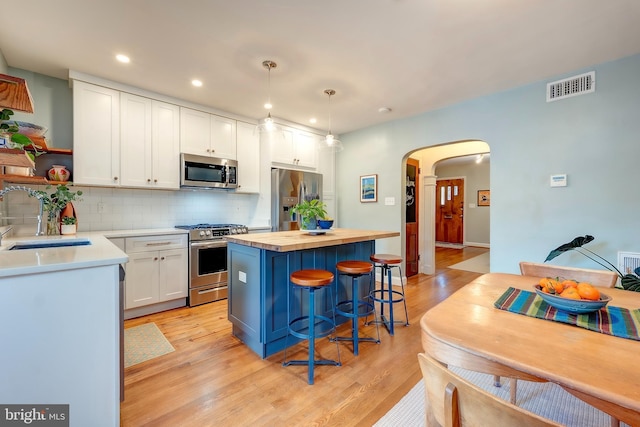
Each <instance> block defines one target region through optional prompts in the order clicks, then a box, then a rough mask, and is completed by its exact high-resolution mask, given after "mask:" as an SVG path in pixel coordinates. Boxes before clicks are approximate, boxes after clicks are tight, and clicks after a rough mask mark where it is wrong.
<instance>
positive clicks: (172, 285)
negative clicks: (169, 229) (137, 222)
mask: <svg viewBox="0 0 640 427" xmlns="http://www.w3.org/2000/svg"><path fill="white" fill-rule="evenodd" d="M125 249H126V253H127V255H129V262H128V264H127V269H126V276H125V309H126V310H130V309H132V308H137V307H142V306H149V305H153V304H157V303H162V302H165V301H171V300H175V299H179V298H186V297H187V294H188V288H189V283H188V278H189V276H188V251H187V236H186V235H160V236H144V237H129V238H126V239H125Z"/></svg>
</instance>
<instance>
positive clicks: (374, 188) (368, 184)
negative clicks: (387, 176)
mask: <svg viewBox="0 0 640 427" xmlns="http://www.w3.org/2000/svg"><path fill="white" fill-rule="evenodd" d="M360 201H361V202H363V203H364V202H377V201H378V175H375V174H374V175H363V176H361V177H360Z"/></svg>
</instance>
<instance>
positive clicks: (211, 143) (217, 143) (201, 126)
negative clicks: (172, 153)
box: [180, 107, 236, 160]
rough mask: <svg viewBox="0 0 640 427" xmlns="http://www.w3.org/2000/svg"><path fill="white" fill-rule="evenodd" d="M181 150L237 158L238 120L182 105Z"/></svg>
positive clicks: (201, 154)
mask: <svg viewBox="0 0 640 427" xmlns="http://www.w3.org/2000/svg"><path fill="white" fill-rule="evenodd" d="M180 151H181V152H183V153H189V154H195V155H198V156H209V157H219V158H222V159H233V160H235V159H236V121H235V120H232V119H228V118H226V117H221V116H216V115H215V114H209V113H205V112H203V111H198V110H193V109H191V108H185V107H181V108H180Z"/></svg>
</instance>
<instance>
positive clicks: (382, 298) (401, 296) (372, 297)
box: [371, 289, 404, 304]
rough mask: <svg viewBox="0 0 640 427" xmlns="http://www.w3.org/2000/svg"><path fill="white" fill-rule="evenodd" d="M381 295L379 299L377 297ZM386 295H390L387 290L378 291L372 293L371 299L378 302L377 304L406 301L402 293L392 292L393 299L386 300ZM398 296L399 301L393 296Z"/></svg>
mask: <svg viewBox="0 0 640 427" xmlns="http://www.w3.org/2000/svg"><path fill="white" fill-rule="evenodd" d="M378 294H380V295H381V296H380V297H378V296H376V295H378ZM385 294H387V296H388V295H389V291H388V290H386V289H376V290H373V291H371V299H372V300H374V301H376V302H383V303H387V304H388V303H394V304H395V303H397V302H402V301H404V294H403V293H402V292H400V291H391V298H385ZM394 295H397V296H398V298H397V299H393V296H394Z"/></svg>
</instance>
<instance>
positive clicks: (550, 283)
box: [539, 277, 564, 294]
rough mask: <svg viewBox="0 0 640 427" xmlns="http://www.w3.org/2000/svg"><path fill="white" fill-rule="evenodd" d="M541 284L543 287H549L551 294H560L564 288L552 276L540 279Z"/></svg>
mask: <svg viewBox="0 0 640 427" xmlns="http://www.w3.org/2000/svg"><path fill="white" fill-rule="evenodd" d="M539 284H540V286H541V287H543V288H547V290H548V291H549V293H550V294H559V293H560V292H562V291H563V290H564V288H563V287H562V286H561V285H560V282H558V281H557V280H556V279H552V278H551V277H545V278H544V279H540V282H539Z"/></svg>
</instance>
